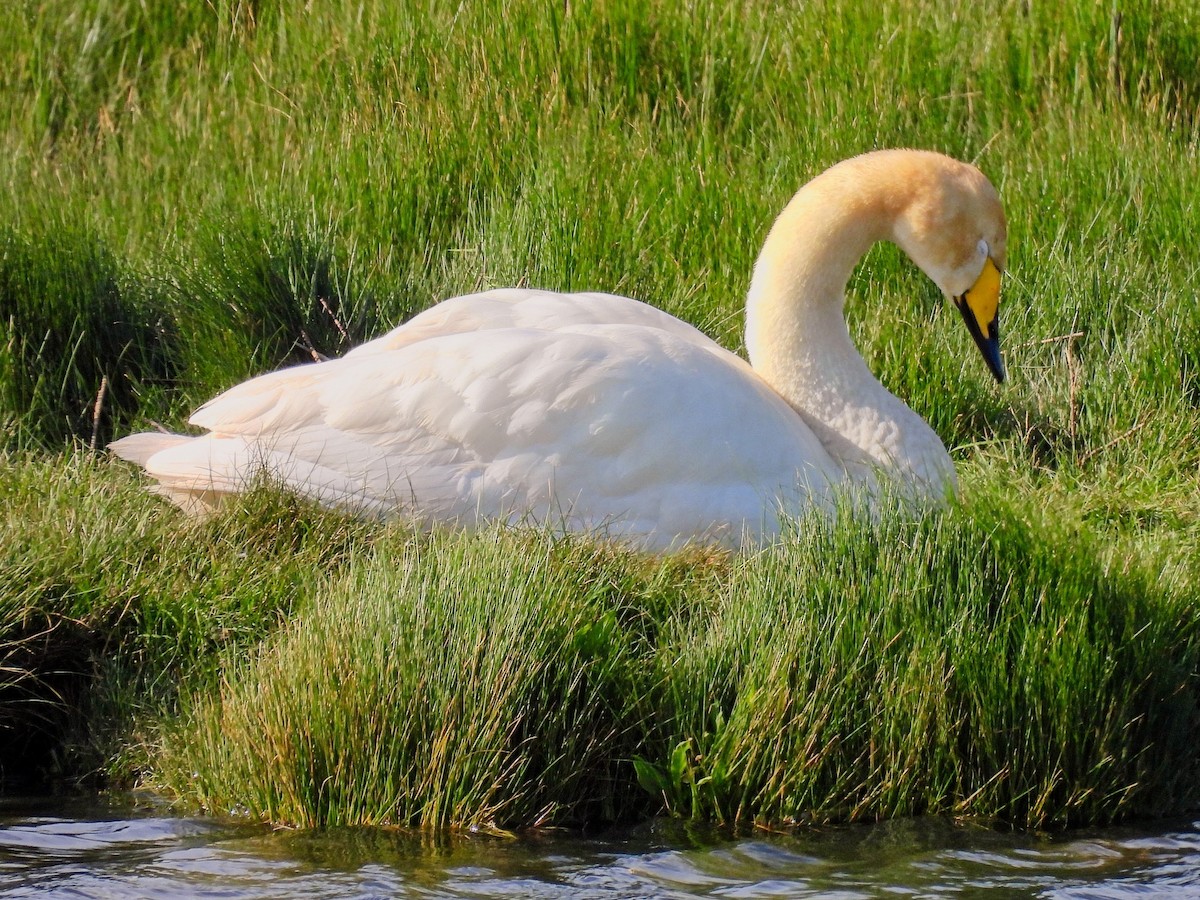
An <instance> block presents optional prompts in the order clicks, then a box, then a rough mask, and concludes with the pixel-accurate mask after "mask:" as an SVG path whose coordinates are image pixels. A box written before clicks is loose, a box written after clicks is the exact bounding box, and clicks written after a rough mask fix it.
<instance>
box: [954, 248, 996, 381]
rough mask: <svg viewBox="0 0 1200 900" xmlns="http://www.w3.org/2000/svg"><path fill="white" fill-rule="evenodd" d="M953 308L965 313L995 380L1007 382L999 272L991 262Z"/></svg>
mask: <svg viewBox="0 0 1200 900" xmlns="http://www.w3.org/2000/svg"><path fill="white" fill-rule="evenodd" d="M954 305H955V306H957V307H958V311H959V312H960V313H962V317H963V321H964V322H966V324H967V331H969V332H971V337H973V338H974V339H975V345H976V346H977V347H978V348H979V352H980V353H982V354H983V359H984V361H985V362H986V363H987V365H988V368H989V369H990V370H991V372H992V375H993V376H995V378H996V381H1004V359H1003V358H1002V357H1001V355H1000V270H999V269H998V268H996V264H995V263H994V262H992V260H991V258H989V259H988V260H987V261H986V262H985V263H984V264H983V271H982V272H980V273H979V277H978V278H976V279H975V283H974V284H973V285H971V286H970V287H969V288H968V289H967V291H966V293H964V294H963V295H962V296H961V297H955V298H954Z"/></svg>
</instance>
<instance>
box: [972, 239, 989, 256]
mask: <svg viewBox="0 0 1200 900" xmlns="http://www.w3.org/2000/svg"><path fill="white" fill-rule="evenodd" d="M975 250H976V252H977V253H978V254H979V256H980V258H981V259H987V258H988V254H989V253H991V252H992V248H991V247H989V246H988V242H987V241H982V240H981V241H980V242H979V243H978V244H976V245H975Z"/></svg>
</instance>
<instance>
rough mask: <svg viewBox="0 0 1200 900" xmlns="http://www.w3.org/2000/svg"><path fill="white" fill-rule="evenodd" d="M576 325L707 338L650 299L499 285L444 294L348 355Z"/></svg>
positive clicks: (686, 338) (353, 355)
mask: <svg viewBox="0 0 1200 900" xmlns="http://www.w3.org/2000/svg"><path fill="white" fill-rule="evenodd" d="M581 325H637V326H640V327H643V328H655V329H659V330H661V331H665V332H667V333H669V334H673V335H675V336H677V337H680V338H683V339H685V340H690V341H695V342H698V343H711V340H710V339H709V338H708V337H707V336H706V335H705V334H704V333H703V332H702V331H700V330H699V329H697V328H694V327H693V326H691V325H689V324H687V323H686V322H684V321H682V320H680V319H677V318H675V317H674V316H672V315H669V314H667V313H665V312H663V311H662V310H660V309H656V308H654V307H653V306H650V305H649V304H646V303H642V302H640V301H638V300H633V299H631V298H629V297H621V296H618V295H616V294H603V293H596V292H590V293H575V294H563V293H558V292H555V291H539V290H531V289H525V288H502V289H499V290H494V291H485V292H483V293H479V294H465V295H463V296H461V297H453V298H451V299H449V300H444V301H442V302H441V303H439V304H437V305H436V306H433V307H430V308H429V309H427V310H425V311H424V312H422V313H420V314H419V315H416V316H414V317H413V318H411V319H409V320H408V321H407V322H405V323H404V324H403V325H400V326H398V327H396V328H394V329H392V330H391V331H389V332H388V333H387V334H384V335H382V336H381V337H378V338H376V339H375V340H373V341H369V342H368V343H365V344H362V345H361V346H359V347H356V348H355V349H353V350H351V351H350V352H349V353H347V354H346V356H347V357H355V356H366V355H368V354H373V353H381V352H385V351H389V350H398V349H399V348H400V347H405V346H408V345H410V344H415V343H417V342H419V341H424V340H428V339H430V338H434V337H444V336H446V335H450V334H464V333H467V332H482V331H492V330H497V329H504V328H536V329H538V330H541V331H561V330H563V329H567V328H574V327H576V326H581Z"/></svg>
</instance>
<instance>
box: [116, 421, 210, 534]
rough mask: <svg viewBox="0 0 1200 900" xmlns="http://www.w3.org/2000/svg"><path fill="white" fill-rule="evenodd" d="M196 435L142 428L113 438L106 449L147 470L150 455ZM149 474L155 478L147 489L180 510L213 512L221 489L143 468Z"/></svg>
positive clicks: (177, 445) (197, 513)
mask: <svg viewBox="0 0 1200 900" xmlns="http://www.w3.org/2000/svg"><path fill="white" fill-rule="evenodd" d="M195 440H196V438H195V437H193V436H191V435H187V434H170V433H168V432H162V431H143V432H140V433H139V434H131V435H129V436H128V437H123V438H121V439H120V440H117V441H113V442H112V443H111V444H109V445H108V449H109V450H110V451H112V452H113V453H114V454H116V455H117V456H119V457H121V459H125V460H128V461H129V462H131V463H137V464H138V465H139V466H141V467H142V468H143V469H147V470H149V468H150V467H149V465H148V463H149V461H150V458H151V457H153V456H155V455H156V454H158V453H161V452H162V451H164V450H170V449H171V448H172V447H180V446H182V445H184V444H189V443H191V442H192V441H195ZM147 474H149V475H150V476H151V477H152V478H157V479H158V484H156V485H153V486H152V487H151V488H150V490H152V491H153V492H154V493H156V494H160V495H162V496H163V497H166V498H167V499H168V500H170V501H171V502H172V503H174V504H175V505H176V506H178V507H179V508H180V509H182V510H183V511H184V512H186V513H189V514H191V515H207V514H208V513H211V512H213V511H214V510H215V509H216V508H217V506H218V505H219V504H220V502H221V500H222V498H223V497H224V495H225V493H226V492H224V491H215V490H213V489H212V488H211V487H203V488H202V487H197V486H196V485H195V484H194V481H193V483H191V484H189V483H187V482H186V481H185V480H183V479H180V480H179V481H174V480H173V479H172V478H171V477H170V475H167V474H165V473H160V472H153V471H147Z"/></svg>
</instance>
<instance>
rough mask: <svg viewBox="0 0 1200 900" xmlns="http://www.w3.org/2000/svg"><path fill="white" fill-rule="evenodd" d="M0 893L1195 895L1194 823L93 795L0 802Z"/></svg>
mask: <svg viewBox="0 0 1200 900" xmlns="http://www.w3.org/2000/svg"><path fill="white" fill-rule="evenodd" d="M0 895H2V896H4V897H36V898H48V897H101V898H103V897H112V898H117V897H120V898H134V897H155V898H160V897H164V898H169V897H199V898H205V897H211V898H218V897H219V898H222V900H243V898H277V897H278V898H284V897H288V898H290V897H314V898H315V897H422V898H431V897H531V898H568V897H569V898H596V900H610V898H626V897H628V898H632V897H680V898H682V897H720V898H758V897H822V898H835V900H852V898H869V897H888V898H895V897H950V896H953V897H986V898H993V897H994V898H1006V897H1056V898H1133V897H1137V898H1144V897H1153V896H1169V897H1188V896H1195V897H1200V822H1182V823H1173V824H1170V825H1163V824H1161V823H1160V824H1154V825H1150V826H1138V827H1125V828H1112V829H1105V830H1099V831H1090V832H1074V833H1070V834H1066V835H1056V836H1045V835H1042V836H1038V835H1028V834H1020V835H1013V834H999V833H996V832H993V831H990V830H987V829H984V828H980V827H977V826H972V825H962V824H955V823H953V822H949V821H946V820H941V819H918V820H909V821H898V822H890V823H885V824H882V825H873V826H865V827H837V828H821V829H811V830H808V831H805V832H802V833H799V834H788V835H770V834H756V835H753V836H748V837H741V838H731V837H729V836H727V835H725V836H723V835H722V834H720V833H719V832H715V831H712V830H697V829H690V828H688V827H687V826H686V825H684V824H682V823H678V822H671V821H660V822H654V823H650V824H648V825H644V826H641V827H638V828H632V829H624V830H621V831H614V832H610V833H606V834H602V835H598V836H592V837H581V836H578V835H572V834H562V833H558V834H537V835H531V836H524V837H519V838H516V839H503V838H496V837H485V836H465V837H457V838H453V839H447V840H443V841H430V840H428V839H426V840H422V839H420V838H416V837H413V836H411V835H405V834H400V833H396V832H392V831H386V830H382V829H354V830H349V829H348V830H341V831H331V832H316V833H314V832H294V831H290V832H289V831H271V830H269V829H266V828H263V827H258V826H247V825H237V824H229V823H222V822H215V821H210V820H206V819H192V818H179V817H172V816H170V815H164V814H162V812H161V811H160V810H154V809H145V808H143V809H136V808H133V807H131V806H129V805H128V804H125V805H117V804H113V805H107V806H105V805H98V804H97V803H96V802H94V801H92V802H80V801H76V802H64V801H61V800H56V801H13V800H8V801H3V803H0Z"/></svg>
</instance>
